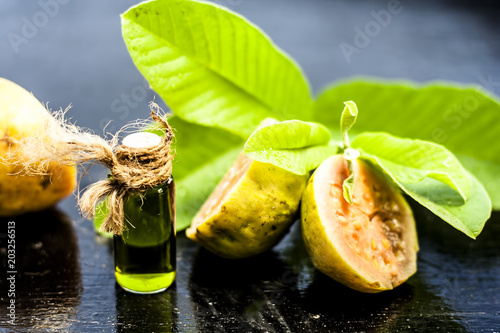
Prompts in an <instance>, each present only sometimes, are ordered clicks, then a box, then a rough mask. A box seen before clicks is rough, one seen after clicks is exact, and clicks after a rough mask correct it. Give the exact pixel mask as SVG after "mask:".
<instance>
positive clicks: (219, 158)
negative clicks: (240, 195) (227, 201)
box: [148, 117, 244, 231]
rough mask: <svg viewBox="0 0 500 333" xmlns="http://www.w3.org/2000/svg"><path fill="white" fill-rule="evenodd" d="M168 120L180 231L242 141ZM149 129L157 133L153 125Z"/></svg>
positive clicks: (230, 160)
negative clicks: (170, 129)
mask: <svg viewBox="0 0 500 333" xmlns="http://www.w3.org/2000/svg"><path fill="white" fill-rule="evenodd" d="M168 123H169V124H170V126H172V128H173V129H174V133H175V141H174V143H175V145H174V149H175V153H176V156H175V159H174V164H173V176H174V180H175V188H176V194H175V199H176V223H177V230H178V231H180V230H183V229H185V228H187V227H188V226H189V225H190V224H191V221H192V220H193V217H194V216H195V215H196V213H197V212H198V210H199V209H200V207H201V206H202V205H203V203H204V202H205V200H206V199H207V198H208V196H209V195H210V193H212V190H213V189H214V188H215V186H216V185H217V184H218V183H219V180H221V179H222V177H223V176H224V175H225V173H226V172H227V170H229V168H230V166H231V165H232V164H233V162H234V161H235V160H236V158H237V157H238V155H239V154H240V153H241V152H242V149H243V144H244V141H243V139H241V138H240V137H238V136H236V135H234V134H231V133H229V132H227V131H225V130H222V129H218V128H214V127H205V126H200V125H196V124H190V123H188V122H186V121H184V120H182V119H180V118H178V117H170V118H169V119H168ZM148 130H149V131H152V132H156V131H155V129H154V127H152V128H149V129H148ZM158 134H161V132H158Z"/></svg>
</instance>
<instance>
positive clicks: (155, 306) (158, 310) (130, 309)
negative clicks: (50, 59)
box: [116, 283, 177, 332]
mask: <svg viewBox="0 0 500 333" xmlns="http://www.w3.org/2000/svg"><path fill="white" fill-rule="evenodd" d="M176 292H177V290H176V286H175V283H174V284H173V285H171V286H170V287H169V289H167V290H166V291H165V292H162V293H159V294H153V295H136V294H131V293H128V292H126V291H124V290H123V289H122V288H121V287H120V286H119V285H116V313H117V318H116V319H117V332H175V331H177V325H176V324H177V314H176V310H177V304H176V303H177V302H176V301H177V294H176Z"/></svg>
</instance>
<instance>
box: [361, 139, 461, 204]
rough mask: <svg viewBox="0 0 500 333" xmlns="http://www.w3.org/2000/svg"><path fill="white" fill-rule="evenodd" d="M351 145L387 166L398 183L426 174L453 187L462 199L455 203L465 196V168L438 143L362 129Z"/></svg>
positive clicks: (410, 180) (405, 182)
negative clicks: (362, 131) (363, 131)
mask: <svg viewBox="0 0 500 333" xmlns="http://www.w3.org/2000/svg"><path fill="white" fill-rule="evenodd" d="M352 146H353V147H356V148H358V149H360V150H361V154H362V156H372V157H376V160H377V163H378V164H379V165H380V166H381V167H382V168H383V169H389V170H391V172H390V173H391V175H392V176H393V177H394V178H395V179H397V180H398V182H400V183H404V184H414V183H418V182H420V181H422V180H423V179H424V178H426V177H429V178H433V179H435V180H438V181H440V182H442V183H443V184H446V185H448V186H449V187H451V188H452V189H454V190H456V191H457V192H458V193H459V194H460V196H461V197H462V199H463V200H462V201H461V203H459V204H463V202H465V201H466V200H467V199H468V198H469V195H470V192H471V183H470V180H469V176H468V174H467V171H465V169H464V168H463V167H462V165H461V164H460V162H459V161H458V160H457V159H456V157H455V156H454V155H453V154H452V153H451V152H449V151H448V150H447V149H446V148H444V147H443V146H441V145H438V144H435V143H432V142H428V141H422V140H412V139H402V138H397V137H394V136H392V135H389V134H387V133H362V134H360V135H358V136H357V137H356V138H355V139H354V141H353V143H352Z"/></svg>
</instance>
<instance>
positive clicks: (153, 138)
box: [122, 132, 162, 149]
mask: <svg viewBox="0 0 500 333" xmlns="http://www.w3.org/2000/svg"><path fill="white" fill-rule="evenodd" d="M161 140H162V139H161V137H160V136H158V135H156V134H154V133H148V132H137V133H133V134H129V135H127V136H126V137H124V138H123V140H122V145H124V146H125V147H127V148H131V149H145V148H153V147H156V146H158V145H159V144H161Z"/></svg>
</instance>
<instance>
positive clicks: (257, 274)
mask: <svg viewBox="0 0 500 333" xmlns="http://www.w3.org/2000/svg"><path fill="white" fill-rule="evenodd" d="M42 3H45V2H44V1H42ZM219 3H221V4H223V5H226V6H229V7H230V8H232V9H234V10H236V11H237V12H239V13H241V14H243V15H246V16H247V17H249V18H250V19H251V20H252V21H254V22H255V23H257V24H258V25H259V26H261V27H262V28H263V29H264V30H265V31H266V32H267V33H268V34H269V35H270V36H271V37H272V38H273V39H274V40H275V41H276V42H277V44H278V45H280V46H281V47H282V48H283V49H285V50H286V51H287V52H288V53H290V54H291V55H292V56H293V57H295V58H296V59H297V60H298V62H299V63H300V64H301V65H302V66H303V68H304V70H305V72H306V74H307V75H308V77H309V79H310V81H311V85H312V87H313V89H314V91H315V92H317V91H319V90H320V89H321V88H322V87H323V86H324V85H325V84H327V83H329V82H331V81H333V80H337V79H341V78H346V77H349V76H352V75H356V74H364V75H377V76H381V77H389V78H392V77H397V78H409V79H413V80H416V81H419V82H422V81H428V80H435V79H446V80H455V81H459V82H464V83H470V82H472V83H478V84H483V85H484V86H485V88H487V89H489V90H491V91H492V92H494V93H496V94H499V92H500V86H499V83H497V82H498V81H500V66H499V65H500V57H499V56H500V40H499V31H500V29H499V28H500V20H499V19H498V17H499V14H500V9H499V8H498V7H497V6H495V5H494V2H484V1H483V2H470V3H469V2H465V1H464V2H452V1H450V2H445V1H439V2H437V1H401V2H400V6H402V10H401V12H400V13H398V14H396V15H393V16H392V18H391V22H390V23H389V24H388V25H387V26H386V27H383V29H381V31H380V33H379V34H378V35H376V36H375V37H373V38H372V39H371V41H370V43H369V44H368V45H367V46H366V47H364V48H363V49H362V50H361V52H360V53H359V54H354V55H352V57H351V62H350V63H348V62H347V61H346V59H345V57H344V56H343V55H342V52H341V50H340V47H339V44H340V43H342V42H345V43H349V44H353V43H354V42H353V38H354V30H353V29H354V28H355V27H356V26H358V27H361V28H364V27H365V25H366V24H367V23H368V22H370V21H371V20H373V17H372V16H371V14H370V11H372V10H374V11H380V10H384V9H387V6H388V2H386V1H347V0H345V1H326V0H315V1H306V0H286V1H285V0H273V1H264V0H259V1H256V0H238V1H234V0H222V1H219ZM132 4H134V1H128V0H127V1H121V2H118V1H115V2H109V1H96V0H95V1H78V2H77V1H65V2H64V4H63V1H61V4H60V5H58V8H57V12H56V13H55V14H54V15H53V16H51V17H49V19H48V20H47V22H46V24H45V25H43V26H41V27H39V28H38V29H37V32H36V33H34V34H33V35H32V36H31V35H30V38H26V40H27V42H26V43H23V44H20V45H19V46H18V48H17V50H16V49H15V48H13V47H12V44H11V43H10V42H9V38H8V36H9V33H11V32H12V33H16V34H18V35H22V28H23V25H24V24H25V22H26V20H28V21H30V20H31V21H32V20H33V16H34V15H36V14H37V13H38V12H40V11H41V10H43V9H42V7H41V5H40V3H38V2H36V1H32V2H29V3H26V2H21V1H14V0H6V1H2V2H0V36H1V38H0V64H1V66H0V76H3V77H7V78H9V79H11V80H13V81H15V82H17V83H19V84H21V85H22V86H24V87H26V88H27V89H28V90H31V91H33V92H34V94H35V96H37V97H38V98H39V99H40V100H41V101H43V102H50V104H49V106H51V107H52V108H59V107H65V106H67V105H68V104H69V103H72V104H73V105H74V107H73V109H72V111H70V116H71V117H73V119H74V120H76V121H77V123H78V124H79V125H81V126H87V127H90V128H92V129H93V130H95V131H97V132H102V129H103V127H104V125H105V124H106V123H107V122H108V121H110V120H112V123H111V124H110V127H108V130H109V131H113V130H116V129H117V128H119V127H120V126H121V125H123V124H125V123H126V122H129V121H132V120H134V119H136V118H145V117H147V103H148V101H149V100H151V99H152V98H153V96H154V94H153V92H151V91H149V90H148V91H146V89H145V87H146V85H145V84H144V81H143V79H142V77H141V75H140V74H139V73H138V71H137V70H136V69H135V67H134V65H133V63H132V61H131V60H130V58H129V56H128V54H127V51H126V49H125V46H124V43H123V42H122V40H121V36H120V20H119V14H120V13H121V12H123V11H124V10H125V9H126V8H127V7H128V6H130V5H132ZM16 51H17V52H16ZM103 175H104V171H103V170H99V169H95V170H94V171H93V172H92V173H91V174H90V177H87V178H84V179H83V181H82V185H83V186H85V185H86V184H88V183H89V182H90V181H95V180H97V179H99V178H100V177H102V176H103ZM413 206H414V208H415V215H416V218H417V223H418V231H419V240H420V246H421V251H420V253H419V261H418V273H417V274H416V275H415V276H413V277H412V278H411V279H410V280H409V281H408V282H407V283H405V284H404V285H402V286H400V287H398V288H397V289H396V290H394V291H391V292H385V293H382V294H377V295H365V294H361V293H358V292H354V291H351V290H349V289H347V288H345V287H343V286H342V285H340V284H338V283H336V282H334V281H333V280H331V279H329V278H328V277H326V276H324V275H322V274H321V273H319V272H318V271H316V270H315V269H314V268H313V267H312V265H311V263H310V261H309V260H308V258H307V255H306V253H305V251H304V248H303V244H302V240H301V236H300V226H299V225H298V224H295V225H294V226H293V228H292V229H291V231H290V233H289V234H288V235H287V236H286V238H285V239H284V240H283V241H282V242H281V243H280V244H279V245H278V246H277V247H276V248H275V249H273V250H272V251H269V252H267V253H265V254H262V255H260V256H258V257H255V258H251V259H247V260H242V261H228V260H223V259H219V258H217V257H215V256H214V255H212V254H210V253H208V252H207V251H205V250H203V249H200V248H199V247H198V246H197V245H196V244H194V243H192V242H191V241H189V240H188V239H186V238H185V236H184V235H183V233H179V235H178V254H177V261H178V276H177V280H176V283H175V284H174V285H173V286H172V287H171V288H170V289H169V290H168V291H166V292H164V293H161V294H157V295H149V296H139V295H132V294H128V293H126V292H124V291H122V290H121V289H120V288H119V287H117V286H116V284H115V281H114V275H113V258H112V247H111V244H110V242H109V240H107V239H105V238H101V237H99V236H96V235H95V233H94V231H93V227H92V224H91V222H90V221H87V220H84V219H82V218H81V217H80V215H79V213H78V211H77V209H76V207H75V199H74V198H69V199H67V200H65V201H63V202H62V203H61V204H60V205H59V206H58V208H57V209H56V210H49V211H47V212H42V213H37V214H31V215H26V216H21V217H12V218H8V219H2V220H0V226H1V227H0V228H1V229H0V242H1V246H0V263H1V265H0V270H1V271H0V331H1V332H4V331H5V332H45V331H47V332H115V331H116V332H168V331H179V332H266V331H267V332H309V331H311V332H499V331H500V240H499V235H500V214H498V213H496V214H494V215H493V217H492V219H491V220H490V221H489V222H488V223H487V225H486V228H485V230H484V231H483V233H482V234H481V235H480V236H479V238H478V239H477V240H476V241H473V240H470V239H468V238H467V237H466V236H464V235H462V234H460V233H459V232H457V231H455V230H454V229H452V228H451V227H449V226H448V225H446V224H445V223H444V222H442V221H440V220H439V219H437V218H435V217H434V216H433V215H432V214H430V213H428V212H426V211H425V210H423V209H421V208H419V207H418V206H416V205H413ZM7 221H15V222H16V242H17V253H16V257H17V271H18V273H17V275H16V305H17V308H16V316H17V318H16V321H15V323H16V325H15V326H13V325H11V324H9V323H8V322H7V320H8V318H7V316H6V315H7V305H8V302H9V298H8V297H7V289H8V284H7V277H8V275H7V267H6V252H5V241H6V237H5V233H6V231H7V227H6V225H7V224H6V222H7Z"/></svg>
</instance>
